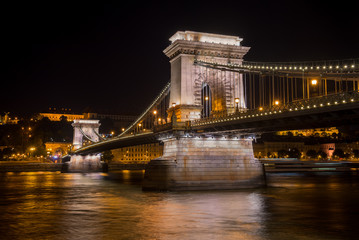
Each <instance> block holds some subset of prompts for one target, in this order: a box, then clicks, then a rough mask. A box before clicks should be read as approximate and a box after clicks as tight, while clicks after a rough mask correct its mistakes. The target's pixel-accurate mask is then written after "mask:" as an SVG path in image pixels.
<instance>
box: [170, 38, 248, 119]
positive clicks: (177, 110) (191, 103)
mask: <svg viewBox="0 0 359 240" xmlns="http://www.w3.org/2000/svg"><path fill="white" fill-rule="evenodd" d="M169 40H170V41H171V45H170V46H168V47H167V48H166V49H165V50H164V53H165V54H166V56H167V57H169V59H170V63H171V95H170V102H169V109H168V114H169V119H171V117H172V115H173V114H175V115H176V118H177V120H178V121H181V122H184V121H190V120H195V119H199V118H201V111H202V107H203V106H202V102H201V90H202V88H203V86H204V84H205V85H208V86H209V87H210V89H211V96H212V97H211V99H207V100H209V101H211V106H212V113H211V115H224V114H228V113H233V112H234V111H235V108H236V107H237V108H240V109H243V108H245V107H246V105H245V99H244V88H243V79H242V74H240V73H238V72H230V71H221V70H214V69H207V68H205V67H202V66H199V65H196V64H195V62H196V61H197V60H200V61H206V62H215V63H218V64H228V63H232V64H237V65H241V64H242V61H243V56H244V55H245V54H246V53H247V52H248V51H249V49H250V48H249V47H244V46H241V45H240V43H241V41H242V39H241V38H239V37H237V36H227V35H220V34H211V33H201V32H192V31H178V32H176V33H175V34H174V35H173V36H172V37H171V38H170V39H169ZM235 99H237V102H235Z"/></svg>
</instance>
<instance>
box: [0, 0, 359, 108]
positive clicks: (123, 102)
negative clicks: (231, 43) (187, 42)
mask: <svg viewBox="0 0 359 240" xmlns="http://www.w3.org/2000/svg"><path fill="white" fill-rule="evenodd" d="M12 2H14V1H12ZM29 2H30V1H29ZM36 2H37V1H36ZM74 2H77V1H72V2H66V1H47V2H45V3H41V4H40V3H35V1H31V3H26V4H25V5H23V4H22V3H21V2H17V3H12V4H5V5H4V4H3V5H2V7H1V8H2V13H1V18H2V19H1V20H2V21H1V22H2V34H1V35H2V37H1V39H2V40H3V42H2V44H1V46H2V51H1V52H2V59H3V61H4V62H5V64H4V62H3V64H2V65H3V71H2V73H1V76H2V77H1V78H2V79H1V98H0V112H1V113H2V112H4V111H8V112H11V113H14V114H17V113H34V112H40V111H43V110H45V109H48V107H66V108H72V109H74V110H75V111H77V112H82V110H83V109H85V108H86V107H92V108H95V109H102V110H109V111H113V112H118V113H123V114H128V113H133V114H138V113H140V112H142V111H143V110H144V109H145V107H146V106H147V105H148V104H150V102H151V101H152V99H154V97H155V96H156V95H157V94H158V93H159V91H160V89H162V87H163V86H164V85H165V84H166V83H167V82H168V81H169V80H170V65H169V62H168V59H167V57H166V56H165V55H164V54H163V52H162V51H163V50H164V49H165V48H166V47H167V46H168V45H169V41H168V38H169V37H171V36H172V35H173V34H174V33H175V32H176V31H178V30H181V31H184V30H190V31H200V32H210V33H219V34H228V35H235V36H240V37H242V38H244V40H243V42H242V45H244V46H248V47H251V50H250V52H249V53H248V54H247V55H246V56H245V60H248V61H308V60H333V59H347V58H358V57H359V47H358V43H359V33H358V32H359V20H358V19H359V17H358V9H359V4H358V1H318V2H315V1H289V0H287V1H253V0H252V1H250V0H248V1H240V0H237V1H216V2H212V1H194V0H192V1H164V2H158V1H156V2H151V1H147V2H145V3H144V2H143V1H127V2H125V1H117V3H116V4H114V3H112V4H91V3H83V4H81V3H74ZM88 2H90V1H88Z"/></svg>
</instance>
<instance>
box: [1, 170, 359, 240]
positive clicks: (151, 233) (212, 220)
mask: <svg viewBox="0 0 359 240" xmlns="http://www.w3.org/2000/svg"><path fill="white" fill-rule="evenodd" d="M142 178H143V172H142V171H123V172H118V173H108V174H101V173H98V174H97V173H92V174H65V173H59V172H29V173H2V174H0V181H1V186H0V223H1V224H0V234H1V235H0V239H86V240H89V239H171V240H172V239H181V240H187V239H221V240H222V239H249V240H251V239H261V240H262V239H276V240H277V239H279V240H280V239H283V240H284V239H285V240H288V239H290V240H292V239H323V240H324V239H326V240H328V239H358V237H359V176H358V174H356V173H353V174H351V175H342V174H325V173H322V174H316V175H314V174H269V175H268V177H267V180H268V186H267V187H266V188H261V189H251V190H236V191H194V192H143V191H142V190H141V181H142Z"/></svg>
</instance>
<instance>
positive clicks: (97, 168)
mask: <svg viewBox="0 0 359 240" xmlns="http://www.w3.org/2000/svg"><path fill="white" fill-rule="evenodd" d="M66 164H68V166H67V172H102V169H103V167H102V163H101V155H100V154H92V155H85V156H82V155H73V156H71V160H70V161H69V162H68V163H66Z"/></svg>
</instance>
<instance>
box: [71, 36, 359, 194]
mask: <svg viewBox="0 0 359 240" xmlns="http://www.w3.org/2000/svg"><path fill="white" fill-rule="evenodd" d="M170 41H171V44H170V46H168V47H167V48H166V49H165V50H164V53H165V54H166V56H167V57H169V59H170V64H171V80H170V82H169V83H168V84H166V86H164V88H163V90H162V91H161V92H160V93H159V95H158V96H157V97H156V98H155V99H154V101H153V102H152V103H151V104H149V105H148V106H147V108H146V109H145V110H144V111H143V113H142V114H141V115H139V117H138V118H137V120H136V121H134V122H133V123H132V124H131V125H130V126H129V127H128V128H127V129H125V130H124V131H123V132H122V133H121V134H119V135H118V136H115V137H113V138H111V139H107V140H106V139H101V138H98V137H97V138H96V140H97V141H96V142H93V143H92V144H89V145H86V146H83V147H80V148H78V149H76V150H75V151H74V152H73V153H72V154H73V156H72V158H74V159H75V158H76V157H77V158H78V157H79V156H81V155H82V156H83V155H86V156H88V155H93V154H97V153H100V152H103V151H105V150H110V149H116V148H121V147H126V146H135V145H141V144H146V143H155V142H159V141H161V142H163V143H164V153H163V156H162V157H160V158H158V159H153V160H151V162H150V163H149V164H148V167H147V169H146V175H145V184H144V188H146V189H169V190H172V189H175V190H191V189H236V188H243V187H256V186H260V185H262V184H263V176H262V169H261V166H260V164H259V163H258V161H257V160H256V159H254V157H253V149H252V139H253V138H254V137H255V136H256V135H260V134H261V133H264V132H272V131H280V130H290V129H304V128H317V127H332V126H337V127H339V126H343V125H347V126H348V125H357V124H358V122H359V59H358V58H356V59H345V60H330V61H312V62H276V63H270V62H249V61H244V60H243V57H244V56H245V54H246V53H247V52H248V51H249V50H250V48H249V47H245V46H242V45H241V41H242V39H241V38H239V37H236V36H226V35H219V34H209V33H199V32H191V31H185V32H181V31H179V32H177V33H176V34H175V35H173V36H172V37H171V38H170ZM96 127H97V130H96V131H94V132H95V135H94V136H97V135H98V125H96ZM80 130H81V128H80ZM81 132H82V133H83V134H85V133H84V131H81ZM85 135H86V134H85ZM85 137H86V136H85ZM87 138H88V139H91V138H89V137H87ZM93 138H94V137H92V139H93ZM71 161H72V159H71Z"/></svg>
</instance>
